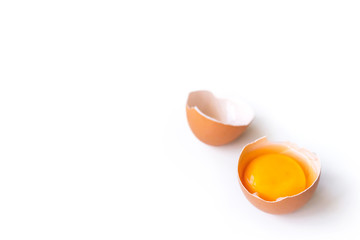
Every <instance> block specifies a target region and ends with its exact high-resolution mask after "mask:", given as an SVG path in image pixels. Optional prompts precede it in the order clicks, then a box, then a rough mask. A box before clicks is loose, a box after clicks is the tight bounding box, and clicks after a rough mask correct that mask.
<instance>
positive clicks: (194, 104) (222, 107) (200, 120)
mask: <svg viewBox="0 0 360 240" xmlns="http://www.w3.org/2000/svg"><path fill="white" fill-rule="evenodd" d="M186 116H187V120H188V123H189V126H190V129H191V130H192V132H193V133H194V135H195V136H196V137H197V138H198V139H199V140H200V141H202V142H204V143H206V144H209V145H214V146H219V145H224V144H227V143H229V142H231V141H233V140H235V139H236V138H238V137H239V136H240V135H241V134H242V133H243V132H244V131H245V130H246V128H247V127H248V126H249V124H250V123H251V122H252V120H253V119H254V111H253V110H252V108H251V107H250V106H249V105H248V104H247V103H245V102H237V103H234V102H232V101H229V100H227V99H221V98H216V97H215V96H214V95H213V94H212V93H211V92H209V91H195V92H191V93H190V94H189V96H188V100H187V103H186Z"/></svg>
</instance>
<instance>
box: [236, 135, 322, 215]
mask: <svg viewBox="0 0 360 240" xmlns="http://www.w3.org/2000/svg"><path fill="white" fill-rule="evenodd" d="M267 153H280V154H284V155H287V156H289V157H291V158H293V159H295V160H296V161H297V162H298V163H299V164H300V166H301V167H302V168H303V170H304V173H305V177H306V182H307V184H306V189H305V190H304V191H302V192H300V193H299V194H296V195H293V196H289V197H284V198H279V199H277V200H276V201H266V200H264V199H262V198H260V197H259V196H257V195H256V194H255V193H253V194H252V193H250V192H249V191H248V190H247V189H246V188H245V186H244V179H243V175H244V170H245V168H246V166H247V165H248V163H249V162H250V161H251V160H253V159H254V158H256V157H259V156H260V155H263V154H267ZM320 168H321V164H320V160H319V159H318V157H317V156H316V155H315V154H314V153H312V152H309V151H308V150H306V149H303V148H299V147H298V146H297V145H295V144H293V143H289V142H281V143H272V142H270V141H268V140H267V138H266V137H262V138H260V139H258V140H256V141H254V142H252V143H249V144H247V145H246V146H245V147H244V148H243V150H242V152H241V154H240V158H239V164H238V175H239V182H240V186H241V190H242V191H243V193H244V194H245V197H246V198H247V199H248V200H249V201H250V202H251V203H252V204H253V205H254V206H255V207H257V208H258V209H260V210H262V211H264V212H267V213H272V214H284V213H290V212H293V211H295V210H297V209H299V208H300V207H302V206H303V205H305V203H306V202H307V201H309V200H310V198H311V197H312V195H313V194H314V192H315V189H316V188H317V185H318V183H319V179H320Z"/></svg>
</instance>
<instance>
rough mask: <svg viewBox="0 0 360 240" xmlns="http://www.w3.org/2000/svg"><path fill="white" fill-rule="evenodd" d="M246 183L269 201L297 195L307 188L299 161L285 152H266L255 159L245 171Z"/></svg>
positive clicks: (249, 188)
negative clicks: (284, 153)
mask: <svg viewBox="0 0 360 240" xmlns="http://www.w3.org/2000/svg"><path fill="white" fill-rule="evenodd" d="M244 185H245V187H246V188H247V189H248V190H249V191H250V192H251V193H256V194H257V195H258V196H259V197H261V198H262V199H264V200H267V201H275V200H276V199H278V198H280V197H288V196H292V195H296V194H298V193H300V192H302V191H303V190H305V188H306V177H305V173H304V171H303V169H302V168H301V166H300V165H299V163H298V162H297V161H296V160H294V159H292V158H291V157H289V156H286V155H283V154H274V153H271V154H265V155H261V156H259V157H257V158H255V159H253V160H252V161H251V162H250V163H249V164H248V166H247V167H246V169H245V171H244Z"/></svg>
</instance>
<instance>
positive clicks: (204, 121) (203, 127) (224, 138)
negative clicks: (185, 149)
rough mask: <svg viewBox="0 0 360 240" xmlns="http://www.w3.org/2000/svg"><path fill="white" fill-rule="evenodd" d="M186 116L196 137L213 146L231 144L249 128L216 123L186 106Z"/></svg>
mask: <svg viewBox="0 0 360 240" xmlns="http://www.w3.org/2000/svg"><path fill="white" fill-rule="evenodd" d="M186 116H187V120H188V123H189V126H190V129H191V131H192V132H193V133H194V135H195V136H196V137H197V138H198V139H199V140H200V141H202V142H204V143H206V144H208V145H213V146H220V145H224V144H227V143H230V142H231V141H233V140H235V139H236V138H237V137H239V136H240V135H241V134H242V133H243V132H244V131H245V129H246V128H247V126H231V125H225V124H222V123H220V122H216V121H214V120H212V119H210V118H207V117H205V116H203V115H202V114H200V113H199V112H198V111H197V110H196V109H195V108H191V107H189V106H186Z"/></svg>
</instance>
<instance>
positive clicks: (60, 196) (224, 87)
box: [0, 0, 360, 240]
mask: <svg viewBox="0 0 360 240" xmlns="http://www.w3.org/2000/svg"><path fill="white" fill-rule="evenodd" d="M359 12H360V3H359V1H346V0H341V1H340V0H338V1H331V0H330V1H329V0H327V1H317V0H305V1H289V0H286V1H285V0H284V1H277V0H274V1H255V0H254V1H239V0H236V1H211V0H207V1H199V0H189V1H187V0H182V1H171V0H164V1H157V0H153V1H136V0H129V1H121V0H120V1H75V0H71V1H65V0H64V1H16V0H11V1H1V2H0V239H4V240H6V239H37V240H38V239H255V238H257V239H339V238H343V237H344V235H347V236H348V237H350V236H353V238H354V237H355V238H356V237H357V236H358V235H359V234H360V230H359V222H360V216H359V214H360V207H359V201H360V197H359V190H360V174H359V170H360V163H359V162H360V159H359V135H360V127H359V124H360V114H359V102H360V94H359V86H358V82H359V80H360V68H359V64H360V14H359ZM198 89H207V90H211V91H213V92H214V93H215V94H217V96H220V97H230V98H237V97H239V98H242V99H245V100H246V101H248V102H249V103H250V104H251V105H252V106H253V108H254V110H255V112H256V119H255V121H254V122H253V124H252V125H251V127H250V128H249V129H248V130H247V131H246V133H244V135H243V136H241V137H240V138H239V139H238V140H236V141H235V142H233V143H231V144H229V145H226V146H222V147H210V146H207V145H205V144H203V143H201V142H199V141H198V140H197V139H196V138H195V137H194V136H193V135H192V133H191V131H190V130H189V128H188V125H187V122H186V116H185V102H186V98H187V94H188V93H189V92H190V91H193V90H198ZM264 135H266V136H268V137H269V139H270V140H273V141H286V140H288V141H292V142H294V143H297V144H298V145H300V146H302V147H306V148H307V149H309V150H311V151H314V152H316V153H317V154H318V156H319V157H320V159H321V160H322V164H323V168H322V178H321V181H320V185H319V188H318V190H317V191H316V194H315V195H314V197H313V198H312V199H311V201H310V202H309V203H308V204H307V205H306V206H305V207H304V208H302V209H301V210H299V211H297V212H295V213H293V214H289V215H283V216H274V215H269V214H266V213H263V212H261V211H259V210H257V209H256V208H255V207H253V206H252V205H251V204H250V203H249V202H248V201H247V200H246V199H245V197H244V196H243V194H242V192H241V191H240V187H239V184H238V180H237V160H238V157H239V154H240V152H241V149H242V147H243V146H244V144H246V143H248V142H250V141H252V140H255V139H257V138H258V137H261V136H264Z"/></svg>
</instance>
